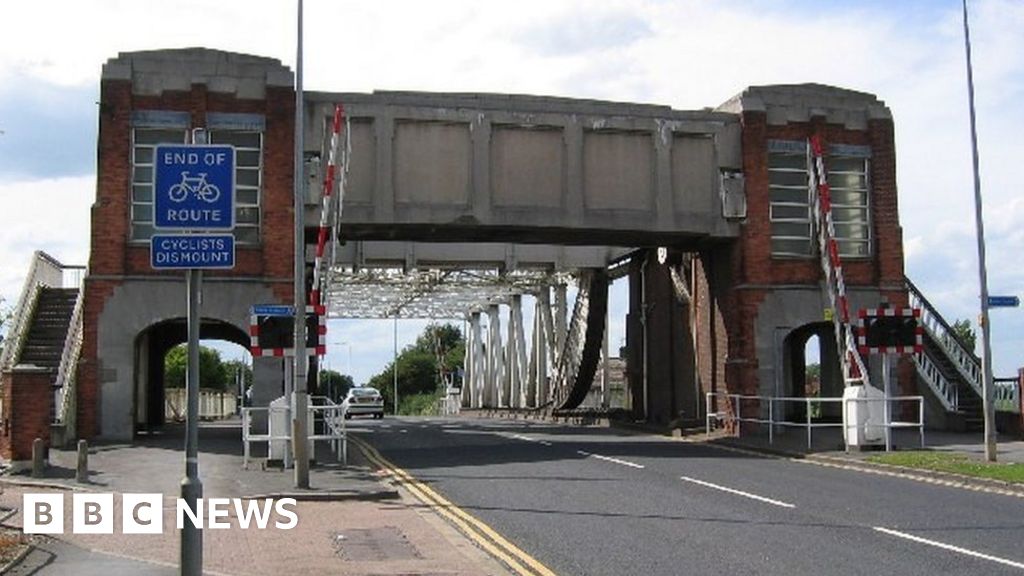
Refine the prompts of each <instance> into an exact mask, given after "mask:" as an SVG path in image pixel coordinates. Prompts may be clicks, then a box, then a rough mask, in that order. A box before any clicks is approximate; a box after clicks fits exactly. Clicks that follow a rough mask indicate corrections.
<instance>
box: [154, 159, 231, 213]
mask: <svg viewBox="0 0 1024 576" xmlns="http://www.w3.org/2000/svg"><path fill="white" fill-rule="evenodd" d="M153 211H154V214H153V227H154V228H157V229H174V230H231V229H232V228H234V227H235V148H234V146H225V145H198V144H190V145H173V146H169V145H161V146H157V147H156V151H155V152H154V158H153Z"/></svg>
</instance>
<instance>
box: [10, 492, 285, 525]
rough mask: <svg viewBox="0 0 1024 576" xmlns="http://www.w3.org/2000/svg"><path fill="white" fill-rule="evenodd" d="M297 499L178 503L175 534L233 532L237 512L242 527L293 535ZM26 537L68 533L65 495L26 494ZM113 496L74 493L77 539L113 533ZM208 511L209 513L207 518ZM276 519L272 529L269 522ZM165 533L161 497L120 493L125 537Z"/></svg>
mask: <svg viewBox="0 0 1024 576" xmlns="http://www.w3.org/2000/svg"><path fill="white" fill-rule="evenodd" d="M295 507H296V501H295V499H294V498H281V499H279V500H272V499H264V500H243V499H241V498H207V499H205V500H204V499H203V498H199V499H198V500H197V502H196V508H195V510H193V509H192V508H191V507H190V506H189V505H188V504H187V503H186V502H185V501H184V500H182V499H181V498H178V499H177V500H176V502H175V511H176V513H175V517H176V519H177V522H176V524H177V529H178V530H181V529H182V528H184V527H185V523H186V522H188V523H191V524H192V526H195V527H196V528H208V529H211V530H217V529H228V528H231V527H232V524H231V522H229V521H228V518H229V517H230V516H231V513H232V512H234V515H235V518H237V520H238V527H239V528H241V529H243V530H248V529H249V528H250V527H251V526H252V527H255V528H256V529H258V530H266V529H267V528H268V527H270V526H271V525H273V527H274V528H277V529H279V530H291V529H292V528H295V526H296V525H298V523H299V516H298V514H296V513H295ZM22 510H24V511H25V512H24V516H25V518H24V532H25V533H26V534H63V533H64V495H63V494H25V495H24V497H23V498H22ZM115 510H116V509H115V507H114V495H113V494H72V495H71V532H72V533H73V534H113V533H114V519H115V515H116V511H115ZM204 512H205V514H204ZM272 519H273V520H274V522H273V524H271V520H272ZM163 531H164V496H163V494H132V493H128V494H122V495H121V533H122V534H162V533H163Z"/></svg>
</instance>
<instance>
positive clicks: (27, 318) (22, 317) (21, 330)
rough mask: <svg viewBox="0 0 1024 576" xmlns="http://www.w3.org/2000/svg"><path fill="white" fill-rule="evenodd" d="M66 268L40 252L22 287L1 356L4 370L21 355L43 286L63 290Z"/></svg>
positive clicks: (0, 367) (35, 256)
mask: <svg viewBox="0 0 1024 576" xmlns="http://www.w3.org/2000/svg"><path fill="white" fill-rule="evenodd" d="M63 268H64V266H63V265H62V264H61V263H60V262H58V261H57V260H56V259H55V258H54V257H53V256H50V255H49V254H47V253H46V252H43V251H41V250H36V252H35V253H34V254H33V257H32V264H31V266H30V267H29V269H28V275H27V276H26V277H25V284H24V285H23V286H22V288H21V295H20V296H19V298H18V302H17V304H15V306H14V310H13V311H12V314H11V325H10V327H9V328H8V330H7V338H5V339H4V347H3V351H2V353H0V369H6V368H10V367H11V366H13V365H14V362H15V361H16V360H17V359H18V357H19V356H21V349H22V347H23V346H24V345H25V339H26V338H27V337H28V329H29V326H30V324H31V321H32V315H33V313H34V312H35V307H36V304H37V303H38V302H39V291H40V288H41V287H43V286H51V287H59V286H62V285H63V272H62V270H63Z"/></svg>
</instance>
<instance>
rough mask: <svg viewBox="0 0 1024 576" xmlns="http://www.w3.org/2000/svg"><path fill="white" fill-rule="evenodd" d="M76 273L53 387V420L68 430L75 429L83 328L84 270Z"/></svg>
mask: <svg viewBox="0 0 1024 576" xmlns="http://www.w3.org/2000/svg"><path fill="white" fill-rule="evenodd" d="M81 270H82V273H81V274H78V275H77V282H78V295H77V296H76V298H75V308H74V310H73V311H72V313H71V322H70V323H69V324H68V335H67V338H65V339H64V350H63V351H62V352H61V355H60V366H59V367H58V368H57V378H56V380H54V383H53V385H54V388H55V389H56V390H57V393H58V395H59V401H58V402H57V404H56V406H57V411H56V414H55V415H54V420H55V421H56V423H58V424H65V425H66V428H67V429H68V430H74V429H75V427H76V426H75V384H76V382H77V373H78V370H77V367H78V358H79V356H80V355H81V353H82V334H83V332H84V328H85V322H84V318H83V309H84V308H85V276H86V273H85V270H84V268H82V269H81Z"/></svg>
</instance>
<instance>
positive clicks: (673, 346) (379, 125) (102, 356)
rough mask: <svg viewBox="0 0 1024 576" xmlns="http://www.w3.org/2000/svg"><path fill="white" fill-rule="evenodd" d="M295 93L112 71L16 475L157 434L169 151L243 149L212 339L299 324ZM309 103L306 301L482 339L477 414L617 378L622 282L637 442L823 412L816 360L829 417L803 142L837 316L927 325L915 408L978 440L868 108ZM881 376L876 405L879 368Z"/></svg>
mask: <svg viewBox="0 0 1024 576" xmlns="http://www.w3.org/2000/svg"><path fill="white" fill-rule="evenodd" d="M294 96H295V95H294V84H293V77H292V73H291V71H290V70H288V69H287V68H286V67H284V66H283V65H282V64H281V63H280V62H278V61H276V60H273V59H268V58H262V57H256V56H250V55H244V54H235V53H227V52H220V51H216V50H207V49H185V50H156V51H147V52H131V53H123V54H120V55H118V56H117V57H115V58H112V59H110V60H109V61H108V62H107V63H106V65H105V66H104V68H103V76H102V82H101V102H100V107H99V123H100V131H99V142H98V157H97V167H98V174H97V176H98V177H97V189H96V201H95V203H94V205H93V210H92V231H91V239H90V241H91V252H90V259H89V262H88V267H87V268H83V269H78V268H74V269H72V270H71V271H69V267H67V266H64V265H62V264H60V263H59V262H56V261H55V260H53V259H52V258H49V257H47V256H45V255H42V254H40V255H39V256H38V258H37V261H36V263H35V264H33V270H32V271H30V272H29V274H28V277H27V281H26V288H25V291H24V293H23V295H22V300H21V302H19V304H18V308H17V314H16V318H15V322H14V329H13V330H12V331H11V335H12V337H11V338H10V339H9V344H8V345H7V346H5V348H4V355H3V358H2V360H0V368H2V369H3V394H4V403H3V405H4V409H5V410H6V411H7V413H6V414H4V415H3V418H5V419H6V418H11V419H15V420H13V421H14V422H15V424H16V425H15V426H14V427H13V429H16V430H18V433H17V437H15V434H14V433H12V432H10V431H8V432H6V433H5V434H4V435H3V437H0V451H2V452H3V456H4V457H5V458H8V459H12V460H23V459H25V454H26V452H25V451H26V449H27V448H26V446H28V444H26V442H28V443H30V442H31V438H34V437H36V436H38V437H43V438H45V439H46V440H47V441H49V442H52V443H55V444H58V443H63V442H66V441H68V440H70V439H72V438H93V437H100V438H105V439H124V440H127V439H131V438H133V437H134V435H135V434H136V433H138V432H139V431H141V430H145V429H149V428H152V427H156V426H159V425H161V424H162V423H163V413H164V409H163V407H164V392H163V381H162V374H163V361H164V360H163V359H164V355H165V354H166V352H167V351H168V350H169V349H170V348H171V347H173V346H175V345H177V344H179V343H182V342H184V341H185V331H184V316H185V308H184V306H185V304H184V296H183V292H182V282H181V279H180V277H178V276H176V275H174V274H170V273H166V272H158V271H154V270H152V269H151V268H150V266H149V245H148V240H149V238H150V236H151V235H152V233H153V162H152V154H153V148H154V147H155V146H156V145H157V144H159V143H180V142H182V141H184V139H185V137H186V134H187V132H188V130H190V129H194V128H203V129H205V130H206V131H207V133H208V134H209V137H210V140H211V141H212V142H215V143H225V144H232V145H234V146H235V147H236V150H237V151H238V166H237V172H236V182H237V186H238V188H237V200H238V204H237V208H236V222H237V224H238V225H237V226H236V229H235V231H234V234H235V238H236V243H237V245H238V249H237V265H236V267H235V268H234V269H233V270H230V271H223V272H215V273H209V274H207V277H206V280H205V292H204V300H203V325H202V329H201V335H202V337H203V338H217V339H223V340H227V341H231V342H235V343H237V344H239V345H241V346H248V345H249V322H250V307H251V306H253V305H256V304H278V303H285V304H286V303H289V302H290V301H291V297H292V294H291V291H292V269H293V267H292V258H293V254H294V247H293V232H292V214H291V210H292V179H293V175H294V174H293V170H294V165H293V162H292V147H293V133H294ZM304 100H305V106H304V109H305V117H304V119H303V130H304V134H305V136H304V141H305V142H306V150H305V165H304V170H305V173H304V174H305V176H306V177H307V180H308V183H309V184H308V187H307V198H306V222H308V223H310V225H309V226H308V227H307V230H306V234H305V239H306V243H307V254H308V257H307V268H308V270H309V273H308V276H309V278H308V279H307V286H308V288H309V289H310V290H311V291H312V290H318V291H320V292H321V293H322V294H323V295H324V297H325V305H326V308H327V314H328V316H329V317H331V318H413V317H415V318H446V319H451V318H458V319H464V320H465V321H466V323H467V325H468V327H469V332H468V334H467V335H466V336H467V339H468V345H467V357H466V361H465V368H466V373H467V374H466V386H464V387H463V389H462V397H461V399H460V401H461V403H462V405H463V406H464V407H466V408H478V409H484V408H488V409H516V410H535V411H541V412H545V411H546V412H550V411H557V410H572V409H573V408H575V407H577V406H579V405H580V403H581V402H582V401H583V399H584V398H585V397H586V396H587V394H588V392H589V391H590V389H591V387H592V384H593V381H594V374H595V372H596V371H597V370H598V366H599V365H600V363H601V361H602V360H601V358H602V357H603V358H604V359H605V363H607V360H608V358H609V357H610V353H609V350H608V349H607V348H608V347H607V339H606V334H605V332H606V329H605V326H606V324H607V316H608V310H609V308H608V285H609V283H610V282H611V281H613V280H615V279H618V278H624V279H628V280H626V281H627V282H628V285H629V308H628V314H627V316H626V318H625V322H626V326H627V331H626V346H625V347H624V350H623V352H624V358H623V359H624V361H625V364H626V369H625V375H626V381H627V387H628V396H629V402H628V404H629V406H630V413H629V414H628V417H629V418H631V419H636V420H643V421H646V422H647V423H649V424H651V425H655V426H663V427H669V426H679V425H684V424H686V423H694V422H699V421H702V418H703V417H704V416H706V412H707V407H708V406H707V405H706V404H705V395H706V394H707V393H715V394H717V395H719V396H722V395H725V394H742V395H746V396H749V397H751V398H755V399H752V400H747V401H744V402H743V403H742V408H743V410H744V412H746V413H748V414H751V413H754V414H767V412H768V410H770V408H769V405H770V402H766V401H764V400H757V399H756V398H761V399H765V398H773V397H792V396H799V397H802V396H805V395H806V394H807V393H808V392H807V390H808V388H807V385H806V384H807V383H806V382H805V381H804V380H805V375H804V372H803V369H802V367H803V365H804V348H805V345H806V343H807V342H808V340H809V339H810V338H812V337H813V336H818V337H819V338H818V341H819V342H820V348H821V350H820V352H821V354H820V356H821V358H822V371H821V394H822V395H823V396H838V395H841V393H842V391H843V389H844V387H845V386H846V385H847V384H849V374H848V373H847V371H846V368H845V365H844V363H841V362H840V358H842V357H843V353H842V352H841V343H840V342H837V340H836V338H835V333H836V329H835V325H836V324H835V323H836V322H837V320H836V319H835V316H836V315H835V313H834V306H833V305H832V304H831V303H830V301H829V291H828V290H824V289H823V286H825V285H827V284H830V283H829V281H827V280H823V277H825V276H824V273H823V270H822V259H821V258H820V255H821V254H822V253H823V251H822V250H821V248H820V245H819V239H820V238H819V237H820V234H821V228H822V226H821V225H820V223H817V222H816V220H815V219H816V218H817V217H818V215H817V214H816V213H815V205H814V203H813V201H812V200H813V198H812V194H811V193H810V189H809V184H808V167H807V157H808V144H807V143H808V141H809V139H811V138H812V137H813V138H817V139H819V140H821V141H823V142H824V143H825V154H826V155H827V158H828V164H829V166H830V168H829V174H828V178H829V181H830V182H832V186H833V198H834V199H833V204H834V206H833V214H834V217H835V220H836V222H835V237H834V238H830V239H828V240H830V241H834V242H835V243H836V246H837V247H838V248H837V254H841V256H842V258H843V269H844V271H845V293H844V294H843V297H844V298H848V300H849V305H850V307H851V308H852V309H854V310H856V309H857V308H864V307H871V308H875V307H878V306H879V305H880V303H882V302H887V303H888V304H889V305H892V306H897V307H900V306H908V305H911V304H913V305H914V306H918V307H922V308H924V309H925V310H926V317H927V318H928V322H926V327H927V331H926V333H927V335H928V345H927V346H926V350H925V351H924V352H922V353H921V354H918V355H915V356H914V357H913V358H910V357H904V358H903V359H902V360H900V362H899V363H898V365H897V366H896V370H895V373H896V374H897V380H898V386H897V389H898V391H900V392H901V393H905V394H917V393H922V394H925V395H926V396H927V398H928V402H927V410H928V420H929V422H932V423H935V424H936V425H948V426H951V427H961V428H963V427H969V426H974V425H976V424H977V415H978V407H977V404H976V400H977V398H978V391H979V389H980V386H979V384H978V382H979V380H978V372H977V369H976V366H977V358H976V357H974V356H973V354H971V353H969V352H967V351H966V350H964V349H963V347H962V346H959V347H958V342H957V341H956V340H955V338H952V337H951V336H950V331H949V328H948V324H946V323H945V321H943V320H942V319H941V315H939V314H938V312H937V311H936V310H934V308H932V307H931V306H930V305H928V304H927V301H926V299H925V298H924V297H923V295H921V294H920V292H919V291H918V290H917V289H916V288H914V287H913V286H912V285H911V284H910V283H909V281H907V280H906V278H905V276H904V270H903V248H902V236H901V229H900V226H899V218H898V202H897V191H896V178H895V150H894V144H893V119H892V117H891V114H890V111H889V110H888V108H887V107H886V106H885V104H884V103H883V102H882V101H880V100H879V99H878V98H876V97H875V96H873V95H870V94H865V93H861V92H855V91H851V90H845V89H841V88H835V87H830V86H823V85H816V84H804V85H790V86H762V87H750V88H747V89H746V90H743V91H742V92H740V93H739V94H738V95H737V96H736V97H734V98H732V99H730V100H729V101H727V102H725V103H723V104H721V105H718V106H716V107H711V108H706V109H703V110H696V111H684V110H674V109H672V108H670V107H666V106H655V105H645V104H631V103H616V102H601V101H592V100H578V99H568V98H553V97H541V96H526V95H500V94H459V93H456V94H440V93H418V92H375V93H370V94H361V93H359V94H357V93H322V92H309V93H306V94H304ZM338 104H341V105H343V106H344V110H345V118H346V122H345V124H344V131H343V139H344V145H343V146H342V148H343V151H344V154H343V159H344V162H343V165H342V168H343V171H344V173H345V186H344V188H343V189H342V190H340V191H339V192H340V194H339V196H340V197H341V201H340V202H336V203H334V204H331V203H327V204H326V206H327V214H326V217H327V218H326V221H327V224H328V225H329V226H330V227H331V228H332V230H333V231H334V235H333V236H332V241H331V242H330V246H329V250H328V252H329V254H328V256H326V257H325V260H324V262H325V263H324V264H323V265H324V267H325V269H324V270H323V271H322V272H323V274H316V276H317V277H318V278H323V279H325V280H326V282H325V283H324V284H323V285H321V286H313V285H312V278H313V277H314V273H313V268H314V265H315V263H314V262H315V258H314V252H315V248H316V245H317V239H318V229H317V227H316V223H319V222H320V220H321V216H324V215H325V214H324V213H323V210H324V206H325V203H324V202H323V198H322V196H321V194H322V189H323V179H324V174H325V173H326V168H327V163H328V159H329V157H330V156H331V149H330V148H331V125H332V116H333V114H334V110H335V107H336V105H338ZM570 288H572V289H570ZM826 288H828V286H826ZM572 293H574V294H575V301H574V302H572V303H570V302H569V295H570V294H572ZM833 296H834V295H833ZM530 304H532V306H533V307H534V309H533V318H534V325H533V327H532V329H528V328H527V327H526V326H525V325H524V324H525V322H524V317H525V316H524V313H523V307H524V306H527V305H530ZM502 317H506V318H508V319H509V322H508V325H507V326H506V327H505V330H503V329H502V327H501V326H500V318H502ZM527 334H530V338H529V339H528V338H527V337H526V335H527ZM863 361H864V362H865V363H866V371H867V372H868V374H865V375H864V377H865V378H867V377H868V376H871V379H873V380H874V381H876V382H877V381H878V380H879V378H878V376H879V375H880V373H881V364H880V361H879V359H878V358H877V357H866V358H863ZM253 365H254V366H253V369H254V386H253V391H254V392H253V401H254V403H255V404H256V405H257V406H265V405H268V404H269V403H270V402H271V401H272V400H273V399H275V398H277V397H278V396H280V395H281V393H282V374H283V360H282V359H280V358H273V357H257V358H254V361H253ZM309 386H310V387H311V389H312V388H313V387H315V378H313V379H311V380H310V384H309ZM1007 390H1009V388H1008V389H1007ZM722 397H723V398H724V396H722ZM1007 404H1008V405H1009V406H1013V405H1015V404H1016V405H1019V400H1016V399H1015V397H1007ZM14 406H17V407H18V408H17V410H15V409H14V408H13V407H14ZM732 406H733V403H732V402H730V401H727V400H724V399H723V400H722V404H721V405H716V406H714V407H712V410H714V411H718V410H719V409H720V410H724V411H728V410H732ZM739 406H740V405H739V404H737V408H739ZM1018 410H1019V408H1018ZM783 416H784V417H797V416H799V414H797V413H796V412H795V411H790V412H788V413H787V414H785V415H783ZM825 416H826V417H836V414H826V415H825ZM26 439H27V440H26Z"/></svg>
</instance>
